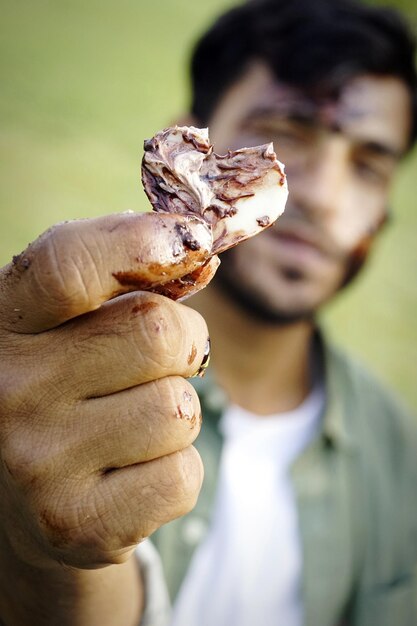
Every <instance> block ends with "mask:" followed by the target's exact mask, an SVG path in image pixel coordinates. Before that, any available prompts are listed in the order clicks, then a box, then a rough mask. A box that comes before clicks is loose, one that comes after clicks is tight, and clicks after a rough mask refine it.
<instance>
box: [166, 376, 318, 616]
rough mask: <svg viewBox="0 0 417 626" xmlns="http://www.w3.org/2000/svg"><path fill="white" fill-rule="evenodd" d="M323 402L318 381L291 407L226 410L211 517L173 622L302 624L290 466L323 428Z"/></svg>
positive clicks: (299, 551) (300, 561)
mask: <svg viewBox="0 0 417 626" xmlns="http://www.w3.org/2000/svg"><path fill="white" fill-rule="evenodd" d="M323 405H324V391H323V389H322V387H317V388H315V389H314V391H313V392H312V393H311V394H310V395H309V396H308V397H307V399H306V400H305V401H304V402H303V403H302V404H301V406H299V407H298V408H297V409H295V410H294V411H290V412H288V413H283V414H279V415H271V416H266V417H259V416H256V415H253V414H251V413H249V412H247V411H245V410H243V409H242V408H241V407H238V406H231V407H230V408H229V409H228V410H227V411H226V413H225V414H224V416H223V418H222V421H221V423H220V428H221V430H222V432H223V434H224V437H225V444H224V448H223V452H222V457H221V462H220V470H219V487H218V491H217V497H216V502H215V509H214V515H213V518H212V524H211V526H210V528H209V532H208V534H207V536H206V538H205V540H204V541H203V543H202V544H201V545H200V546H199V548H197V550H196V552H195V554H194V556H193V559H192V561H191V564H190V567H189V570H188V572H187V575H186V577H185V580H184V582H183V585H182V587H181V589H180V592H179V596H178V599H177V602H176V604H175V607H174V613H173V618H172V621H171V622H170V624H171V626H231V625H233V626H257V625H259V626H260V625H262V626H277V625H278V624H279V625H281V624H285V626H301V624H302V617H303V615H302V611H303V607H302V605H301V599H300V590H301V589H300V588H301V573H302V556H301V545H300V536H299V529H298V519H297V510H296V506H295V500H294V492H293V487H292V484H291V481H290V474H289V470H290V467H291V465H292V463H293V462H294V461H295V459H296V458H297V456H298V455H299V454H300V453H301V452H302V450H303V449H304V448H305V447H306V446H307V445H308V443H309V442H310V441H311V440H312V439H313V438H314V436H315V434H316V433H317V432H318V429H319V422H320V416H321V413H322V409H323Z"/></svg>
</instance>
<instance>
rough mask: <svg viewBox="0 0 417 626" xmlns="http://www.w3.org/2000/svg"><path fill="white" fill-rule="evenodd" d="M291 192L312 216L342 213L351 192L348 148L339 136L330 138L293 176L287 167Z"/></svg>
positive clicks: (312, 153) (324, 140)
mask: <svg viewBox="0 0 417 626" xmlns="http://www.w3.org/2000/svg"><path fill="white" fill-rule="evenodd" d="M287 172H288V181H289V187H290V193H292V194H293V198H294V200H295V201H296V203H297V205H298V206H300V207H302V208H303V209H304V211H306V212H308V213H310V214H311V217H315V216H317V217H321V216H322V217H325V216H330V215H332V214H334V213H335V212H337V211H339V210H340V209H341V207H342V205H344V204H345V203H346V199H347V197H348V196H347V194H348V190H349V146H348V144H347V142H346V141H345V140H344V138H343V137H342V136H340V135H337V134H336V133H332V134H329V135H327V136H326V137H325V138H323V139H322V141H321V142H320V144H319V145H316V147H315V149H314V150H313V151H312V152H311V153H310V154H309V155H308V158H306V159H305V160H304V162H303V166H302V167H299V168H297V171H296V172H294V174H293V175H292V173H291V167H290V168H288V170H287Z"/></svg>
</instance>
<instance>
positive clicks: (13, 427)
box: [0, 214, 207, 568]
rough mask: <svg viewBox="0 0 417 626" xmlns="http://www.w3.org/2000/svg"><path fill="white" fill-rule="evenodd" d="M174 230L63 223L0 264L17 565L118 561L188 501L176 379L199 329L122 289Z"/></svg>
mask: <svg viewBox="0 0 417 626" xmlns="http://www.w3.org/2000/svg"><path fill="white" fill-rule="evenodd" d="M186 228H187V229H188V231H189V232H190V236H194V235H196V236H197V235H198V236H200V235H201V232H199V233H196V232H194V231H193V228H194V226H193V224H189V223H188V224H187V226H186ZM195 228H196V229H197V230H198V228H200V229H201V225H200V226H195ZM180 233H181V229H178V228H177V229H176V230H173V229H172V228H170V227H168V228H161V217H160V216H158V215H156V214H147V217H146V218H145V219H144V216H143V215H132V214H130V215H128V214H119V215H113V216H108V217H105V218H98V219H93V220H81V221H76V222H69V223H66V224H61V225H58V226H56V227H53V228H52V229H50V230H49V231H47V232H46V233H44V235H42V236H41V237H40V238H39V239H38V240H36V241H35V242H34V243H33V244H32V245H31V246H29V248H28V249H27V250H26V251H25V252H23V253H22V254H21V255H19V256H18V257H15V258H14V259H13V263H11V264H10V265H8V266H6V267H5V268H4V269H3V270H2V271H1V273H0V352H1V355H2V356H1V371H0V451H1V462H0V494H1V496H0V497H1V513H0V537H1V538H2V539H3V540H6V541H7V543H8V545H9V547H10V548H11V549H12V550H13V551H14V552H15V554H16V555H17V558H19V559H20V560H21V561H22V562H26V563H29V564H34V565H39V566H42V567H43V566H46V567H48V566H51V567H53V566H54V565H56V564H57V563H58V562H59V563H63V564H65V565H69V566H72V567H76V568H96V567H100V566H102V565H106V564H111V563H118V562H123V561H125V560H126V559H127V558H128V557H129V555H130V554H131V553H132V551H133V550H134V547H135V544H137V542H139V541H140V540H141V539H142V538H144V537H146V536H148V535H150V534H151V533H152V532H153V531H154V530H155V529H157V528H158V527H159V526H161V525H162V524H164V523H166V522H168V521H170V520H172V519H173V518H175V517H177V516H179V515H182V514H184V513H185V512H187V511H188V510H190V509H191V508H192V507H193V505H194V502H195V499H196V497H197V494H198V491H199V488H200V485H201V480H202V467H201V461H200V458H199V456H198V454H197V452H196V451H195V449H194V448H193V447H192V445H191V444H192V442H193V440H194V439H195V437H196V436H197V434H198V431H199V428H200V407H199V402H198V399H197V397H196V394H195V392H194V390H193V388H192V386H191V385H190V384H189V383H188V382H187V381H186V380H185V378H186V377H189V376H192V375H194V374H195V373H196V371H198V369H199V366H200V364H201V362H202V360H203V358H204V353H205V349H206V345H207V328H206V325H205V322H204V320H203V319H202V318H201V317H200V315H199V314H197V313H196V312H195V311H193V310H192V309H190V308H188V307H185V306H183V305H181V304H178V303H175V302H172V301H171V300H169V299H168V298H166V297H164V296H162V295H158V294H156V293H151V292H144V291H135V292H134V293H133V291H134V290H135V286H136V288H137V286H138V285H139V284H141V282H140V281H141V280H143V277H144V276H145V274H146V272H148V271H151V272H152V271H153V272H155V271H156V272H157V271H158V268H155V267H152V263H149V259H147V258H146V255H147V254H150V255H151V257H152V254H154V253H155V246H156V247H157V248H158V250H159V252H158V254H160V253H161V250H162V251H163V250H164V249H165V248H166V246H167V244H169V245H171V247H172V244H173V241H174V239H175V238H176V237H177V235H178V236H179V234H180ZM174 243H175V241H174ZM175 245H178V242H177V243H176V244H175ZM174 248H175V246H174ZM177 253H178V250H177ZM177 253H176V254H177ZM187 258H188V257H186V256H185V257H184V259H185V261H184V263H185V264H186V262H187V261H186V259H187ZM151 260H152V259H151ZM193 262H196V260H195V259H194V261H191V267H190V268H189V269H190V271H192V270H193V269H194V266H193V265H192V263H193ZM147 263H148V265H146V264H147ZM144 267H145V270H144ZM184 267H185V266H184ZM171 269H172V268H171ZM171 269H170V270H169V271H171ZM141 272H142V274H141ZM144 272H145V273H144ZM183 273H184V271H183ZM137 276H142V278H141V279H140V280H138V281H136V278H135V277H137ZM173 278H176V276H173ZM135 281H136V282H135Z"/></svg>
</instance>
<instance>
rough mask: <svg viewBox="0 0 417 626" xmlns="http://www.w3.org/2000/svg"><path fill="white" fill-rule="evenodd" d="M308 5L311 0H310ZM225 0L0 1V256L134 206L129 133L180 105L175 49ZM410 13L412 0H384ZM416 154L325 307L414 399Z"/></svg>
mask: <svg viewBox="0 0 417 626" xmlns="http://www.w3.org/2000/svg"><path fill="white" fill-rule="evenodd" d="M312 1H313V2H314V0H312ZM232 4H234V2H231V1H225V0H210V1H209V2H203V1H198V0H153V1H150V0H13V1H10V2H4V1H3V0H1V1H0V7H1V13H0V15H1V23H0V75H1V82H0V151H1V152H0V154H1V157H0V158H1V168H0V263H1V264H4V263H6V262H8V261H9V259H10V257H11V255H12V254H13V253H16V252H19V251H20V250H21V249H23V248H24V247H25V246H26V245H27V243H28V242H29V241H31V240H32V239H33V238H34V237H35V236H36V235H37V234H39V233H40V232H41V231H43V230H45V229H46V228H47V227H48V226H49V225H50V224H51V223H54V222H57V221H60V220H64V219H70V218H77V217H88V216H97V215H102V214H105V213H110V212H114V211H123V210H126V209H134V210H142V209H144V208H146V207H147V201H146V199H145V196H144V194H143V192H142V191H141V185H140V178H139V167H140V159H141V153H142V142H143V139H144V138H145V137H149V136H151V135H152V134H153V133H154V132H155V131H156V130H158V129H159V128H161V127H163V126H166V125H167V124H168V123H169V122H171V121H174V120H175V119H176V117H177V116H178V115H180V114H181V113H182V112H183V111H185V110H186V107H187V103H188V83H187V60H188V57H189V52H190V49H191V46H192V44H193V42H194V41H195V40H196V38H197V37H198V35H199V34H200V33H201V32H202V31H203V30H204V28H205V27H206V26H207V25H208V24H209V23H210V21H211V20H212V19H213V18H214V17H215V16H216V15H217V14H218V13H219V12H220V11H221V10H222V9H224V8H226V7H228V6H231V5H232ZM391 4H394V5H396V6H399V7H401V8H403V9H405V10H406V11H407V12H408V15H409V17H410V19H411V20H412V21H413V22H414V23H416V22H417V19H416V16H417V13H416V12H417V8H414V9H413V8H412V5H413V2H406V1H403V2H399V1H398V2H396V3H391ZM416 174H417V154H414V155H413V156H412V157H411V158H409V159H408V160H407V162H406V163H405V164H404V167H403V169H402V172H401V173H400V176H399V177H398V180H397V183H396V185H395V189H394V193H393V197H392V206H393V209H394V220H393V223H392V225H391V226H390V227H389V229H387V232H386V234H385V235H384V236H383V237H382V238H381V241H380V243H379V245H378V246H377V248H378V249H377V250H376V251H375V252H376V253H375V255H374V256H375V258H374V259H373V261H372V263H370V266H369V267H368V269H367V270H366V271H365V272H364V274H363V276H361V278H360V279H359V280H358V281H357V283H356V284H355V285H354V286H353V288H351V289H349V290H348V291H347V292H346V293H344V294H343V295H342V296H341V297H340V298H338V299H337V300H336V301H335V303H334V304H332V305H331V307H330V308H329V309H328V310H327V311H326V312H325V314H324V316H323V321H324V324H325V325H326V326H327V327H328V329H329V332H330V333H331V334H332V335H333V337H334V338H335V339H337V341H338V342H339V343H341V344H343V345H345V346H347V347H348V348H349V349H350V350H352V351H353V352H355V353H356V354H357V355H359V356H360V358H361V359H362V360H363V361H365V362H366V363H368V364H369V365H371V367H372V368H373V369H374V371H376V372H377V373H378V374H379V376H380V377H381V378H382V379H384V380H386V381H387V382H388V383H389V384H390V385H391V386H393V387H394V388H395V389H397V391H398V392H399V393H400V394H401V395H402V396H403V397H404V399H405V400H406V402H407V403H408V404H409V405H411V407H412V408H414V410H417V380H416V360H417V354H416V353H417V321H416V320H417V314H416V312H417V245H416V232H417V210H416V208H415V206H414V204H415V195H416Z"/></svg>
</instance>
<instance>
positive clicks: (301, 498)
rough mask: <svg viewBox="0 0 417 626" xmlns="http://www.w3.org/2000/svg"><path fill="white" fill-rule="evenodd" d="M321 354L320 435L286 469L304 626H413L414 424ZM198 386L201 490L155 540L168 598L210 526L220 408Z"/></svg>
mask: <svg viewBox="0 0 417 626" xmlns="http://www.w3.org/2000/svg"><path fill="white" fill-rule="evenodd" d="M323 350H324V371H325V390H326V406H325V410H324V414H323V419H322V429H321V432H320V434H319V436H318V437H317V438H316V439H315V440H314V441H313V442H312V444H311V445H310V446H309V447H308V448H307V449H306V450H305V452H304V453H303V454H302V455H301V456H300V457H299V458H298V459H297V460H296V462H295V463H294V465H293V467H292V470H291V476H292V481H293V485H294V491H295V494H296V502H297V509H298V516H299V527H300V536H301V543H302V553H303V580H302V599H303V608H304V615H305V619H304V622H305V626H336V625H339V624H340V625H341V624H343V625H344V624H346V625H347V624H349V625H354V626H417V601H416V597H417V588H416V578H417V577H416V563H417V423H416V420H415V419H413V418H412V417H410V416H409V415H408V414H407V412H406V411H405V410H404V409H403V407H401V406H400V404H399V403H398V402H397V400H396V399H394V398H393V397H392V395H391V394H390V393H389V392H387V391H386V390H385V389H384V388H383V387H382V386H381V385H380V383H378V382H376V381H375V380H374V379H373V378H372V377H371V376H370V375H369V374H368V373H367V372H366V371H365V370H364V369H362V368H361V367H360V366H359V365H358V364H356V363H354V362H353V361H351V360H349V359H348V358H346V356H344V355H342V354H341V353H340V352H339V351H338V350H335V349H334V348H329V347H328V346H325V347H324V348H323ZM196 388H197V391H198V392H199V395H200V400H201V404H202V409H203V416H204V425H203V428H202V432H201V434H200V435H199V437H198V440H197V442H196V447H197V448H198V450H199V452H200V454H201V456H202V459H203V462H204V466H205V479H204V483H203V487H202V491H201V494H200V497H199V500H198V502H197V505H196V507H195V508H194V510H193V511H192V512H191V513H190V514H189V515H187V516H185V517H183V518H180V519H178V520H175V521H174V522H171V523H170V524H167V525H166V526H164V527H163V528H161V529H160V530H159V531H157V533H155V535H154V536H153V540H154V543H155V544H156V546H157V548H158V551H159V553H160V555H161V558H162V561H163V564H164V570H165V575H166V578H167V582H168V587H169V590H170V594H171V597H172V598H175V595H176V593H177V591H178V589H179V586H180V584H181V582H182V579H183V577H184V575H185V572H186V570H187V567H188V564H189V562H190V559H191V556H192V554H193V551H194V549H195V547H196V546H197V545H198V543H199V541H200V540H201V539H202V538H203V535H204V531H205V529H206V528H207V527H208V525H209V522H210V515H211V509H212V503H213V501H214V495H215V490H216V485H217V474H218V467H219V461H220V454H221V448H222V438H221V435H220V432H219V430H218V428H217V425H218V421H219V419H220V416H221V415H222V413H223V411H224V409H225V408H226V406H227V398H226V397H225V395H224V393H223V392H222V390H221V389H219V388H218V387H217V386H216V385H215V383H214V381H213V379H212V377H211V376H210V374H209V373H208V374H207V376H206V378H205V379H203V380H197V381H196ZM255 540H256V539H255ZM207 593H210V589H207ZM277 619H279V616H277ZM277 626H281V625H280V624H279V622H277ZM282 626H285V625H282Z"/></svg>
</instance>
